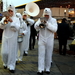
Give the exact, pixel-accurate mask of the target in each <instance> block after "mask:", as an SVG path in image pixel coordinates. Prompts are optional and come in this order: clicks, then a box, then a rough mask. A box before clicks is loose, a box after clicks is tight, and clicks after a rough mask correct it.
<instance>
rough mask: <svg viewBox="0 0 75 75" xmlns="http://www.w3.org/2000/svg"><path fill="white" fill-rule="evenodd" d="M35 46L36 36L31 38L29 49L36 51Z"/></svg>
mask: <svg viewBox="0 0 75 75" xmlns="http://www.w3.org/2000/svg"><path fill="white" fill-rule="evenodd" d="M34 46H35V36H30V43H29V48H30V50H32V49H34Z"/></svg>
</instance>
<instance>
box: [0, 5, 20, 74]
mask: <svg viewBox="0 0 75 75" xmlns="http://www.w3.org/2000/svg"><path fill="white" fill-rule="evenodd" d="M7 10H8V13H9V17H8V18H7V17H3V18H2V20H1V21H0V28H1V29H3V35H2V48H1V56H2V61H3V66H4V69H6V68H8V69H9V71H10V72H12V73H14V72H15V63H16V50H17V37H18V30H19V27H20V22H19V19H18V18H17V17H16V16H15V7H14V6H13V5H9V6H8V9H7ZM6 22H7V23H6Z"/></svg>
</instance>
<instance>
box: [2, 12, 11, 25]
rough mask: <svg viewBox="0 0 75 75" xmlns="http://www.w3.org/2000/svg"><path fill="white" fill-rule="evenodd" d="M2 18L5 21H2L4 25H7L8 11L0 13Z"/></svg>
mask: <svg viewBox="0 0 75 75" xmlns="http://www.w3.org/2000/svg"><path fill="white" fill-rule="evenodd" d="M1 13H2V15H3V17H5V20H4V24H8V19H9V16H10V15H9V13H8V11H5V12H1Z"/></svg>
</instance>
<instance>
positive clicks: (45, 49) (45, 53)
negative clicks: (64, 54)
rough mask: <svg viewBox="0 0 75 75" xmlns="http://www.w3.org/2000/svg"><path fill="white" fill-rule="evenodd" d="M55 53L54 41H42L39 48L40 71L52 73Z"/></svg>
mask: <svg viewBox="0 0 75 75" xmlns="http://www.w3.org/2000/svg"><path fill="white" fill-rule="evenodd" d="M52 52H53V40H50V41H49V40H47V41H46V42H43V41H40V43H39V47H38V71H39V72H42V71H44V70H46V71H50V67H51V62H52Z"/></svg>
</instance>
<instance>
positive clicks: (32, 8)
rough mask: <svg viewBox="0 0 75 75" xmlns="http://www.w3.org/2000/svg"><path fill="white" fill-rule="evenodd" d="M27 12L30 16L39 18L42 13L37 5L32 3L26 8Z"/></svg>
mask: <svg viewBox="0 0 75 75" xmlns="http://www.w3.org/2000/svg"><path fill="white" fill-rule="evenodd" d="M25 10H26V11H27V13H28V15H30V16H37V15H38V14H39V12H40V8H39V6H38V5H37V4H36V3H32V2H30V3H28V4H27V5H26V6H25Z"/></svg>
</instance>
